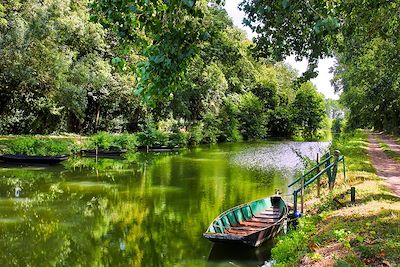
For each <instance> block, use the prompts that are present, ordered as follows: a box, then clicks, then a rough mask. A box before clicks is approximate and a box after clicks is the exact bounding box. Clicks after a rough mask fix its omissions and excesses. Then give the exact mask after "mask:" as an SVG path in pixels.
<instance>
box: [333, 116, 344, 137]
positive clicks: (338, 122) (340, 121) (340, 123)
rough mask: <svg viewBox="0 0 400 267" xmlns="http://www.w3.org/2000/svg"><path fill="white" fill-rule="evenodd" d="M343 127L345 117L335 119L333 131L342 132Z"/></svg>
mask: <svg viewBox="0 0 400 267" xmlns="http://www.w3.org/2000/svg"><path fill="white" fill-rule="evenodd" d="M342 127H343V119H342V118H337V119H333V121H332V129H331V131H332V132H333V133H338V134H340V133H341V132H342Z"/></svg>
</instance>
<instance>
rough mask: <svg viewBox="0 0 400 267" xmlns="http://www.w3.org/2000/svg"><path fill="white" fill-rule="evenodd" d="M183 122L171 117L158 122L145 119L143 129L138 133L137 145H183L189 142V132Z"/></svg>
mask: <svg viewBox="0 0 400 267" xmlns="http://www.w3.org/2000/svg"><path fill="white" fill-rule="evenodd" d="M183 124H184V123H183V122H179V121H176V120H173V119H169V120H164V121H160V122H158V125H157V124H156V123H155V122H154V120H153V119H152V118H149V119H147V121H146V123H145V125H143V130H142V131H140V132H139V133H138V134H137V135H138V143H139V146H150V147H151V146H156V147H158V146H168V147H176V146H179V147H185V146H186V145H187V144H188V143H189V139H190V133H189V132H187V131H186V128H185V127H184V125H183Z"/></svg>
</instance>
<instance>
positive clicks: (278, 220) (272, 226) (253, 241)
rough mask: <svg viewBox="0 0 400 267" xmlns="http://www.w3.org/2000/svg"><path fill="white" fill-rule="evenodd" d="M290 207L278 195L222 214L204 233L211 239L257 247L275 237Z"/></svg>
mask: <svg viewBox="0 0 400 267" xmlns="http://www.w3.org/2000/svg"><path fill="white" fill-rule="evenodd" d="M287 215H288V207H287V204H286V202H285V201H284V200H283V199H282V197H281V196H279V195H274V196H271V197H266V198H263V199H259V200H255V201H252V202H249V203H246V204H242V205H239V206H236V207H234V208H231V209H229V210H227V211H225V212H223V213H222V214H220V215H219V216H218V217H217V218H215V219H214V221H213V222H212V223H211V224H210V226H209V227H208V229H207V231H206V232H205V233H204V234H203V236H204V237H205V238H207V239H208V240H210V241H212V242H224V243H243V244H246V245H249V246H253V247H258V246H260V245H261V244H262V243H263V242H264V241H266V240H269V239H272V238H273V237H274V236H276V235H277V234H278V233H279V232H280V231H281V229H282V228H283V225H284V223H285V221H286V219H287Z"/></svg>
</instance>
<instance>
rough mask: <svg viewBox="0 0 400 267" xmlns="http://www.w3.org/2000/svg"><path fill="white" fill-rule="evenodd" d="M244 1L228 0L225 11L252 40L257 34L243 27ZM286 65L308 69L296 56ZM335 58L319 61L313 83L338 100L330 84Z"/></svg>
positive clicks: (326, 94)
mask: <svg viewBox="0 0 400 267" xmlns="http://www.w3.org/2000/svg"><path fill="white" fill-rule="evenodd" d="M241 1H242V0H226V4H225V9H226V11H227V12H228V14H229V16H230V17H231V18H232V19H233V23H234V24H235V25H236V26H237V27H239V28H241V29H243V30H245V31H246V33H247V37H248V38H249V39H252V38H253V37H254V36H255V34H254V33H253V32H252V31H251V29H250V28H248V27H244V26H243V25H242V21H243V17H244V13H243V12H242V11H240V10H239V9H238V8H237V6H238V5H239V3H240V2H241ZM285 62H286V63H289V64H290V65H292V67H294V68H295V69H297V70H298V71H299V73H300V74H302V73H303V72H304V71H305V70H306V69H307V61H305V60H303V61H300V62H299V61H296V60H295V59H294V56H291V57H289V58H287V59H286V60H285ZM334 63H335V59H334V58H326V59H322V60H320V61H319V64H318V73H319V74H318V77H317V78H315V79H312V80H311V81H312V83H314V84H315V86H316V87H317V89H318V91H319V92H321V93H322V94H323V95H324V96H325V98H332V99H338V98H339V96H338V95H337V94H335V93H334V89H333V87H332V85H331V83H330V80H331V79H332V78H333V74H332V73H330V72H329V69H330V68H331V67H332V66H333V65H334Z"/></svg>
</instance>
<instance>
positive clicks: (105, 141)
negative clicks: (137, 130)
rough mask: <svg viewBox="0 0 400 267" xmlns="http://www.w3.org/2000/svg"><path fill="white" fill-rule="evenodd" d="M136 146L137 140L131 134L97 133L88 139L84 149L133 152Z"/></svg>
mask: <svg viewBox="0 0 400 267" xmlns="http://www.w3.org/2000/svg"><path fill="white" fill-rule="evenodd" d="M137 144H138V142H137V138H136V136H135V135H133V134H110V133H106V132H99V133H97V134H95V135H93V136H91V137H89V139H88V141H87V144H86V147H87V149H96V148H97V149H101V150H134V149H135V148H136V147H137Z"/></svg>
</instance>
